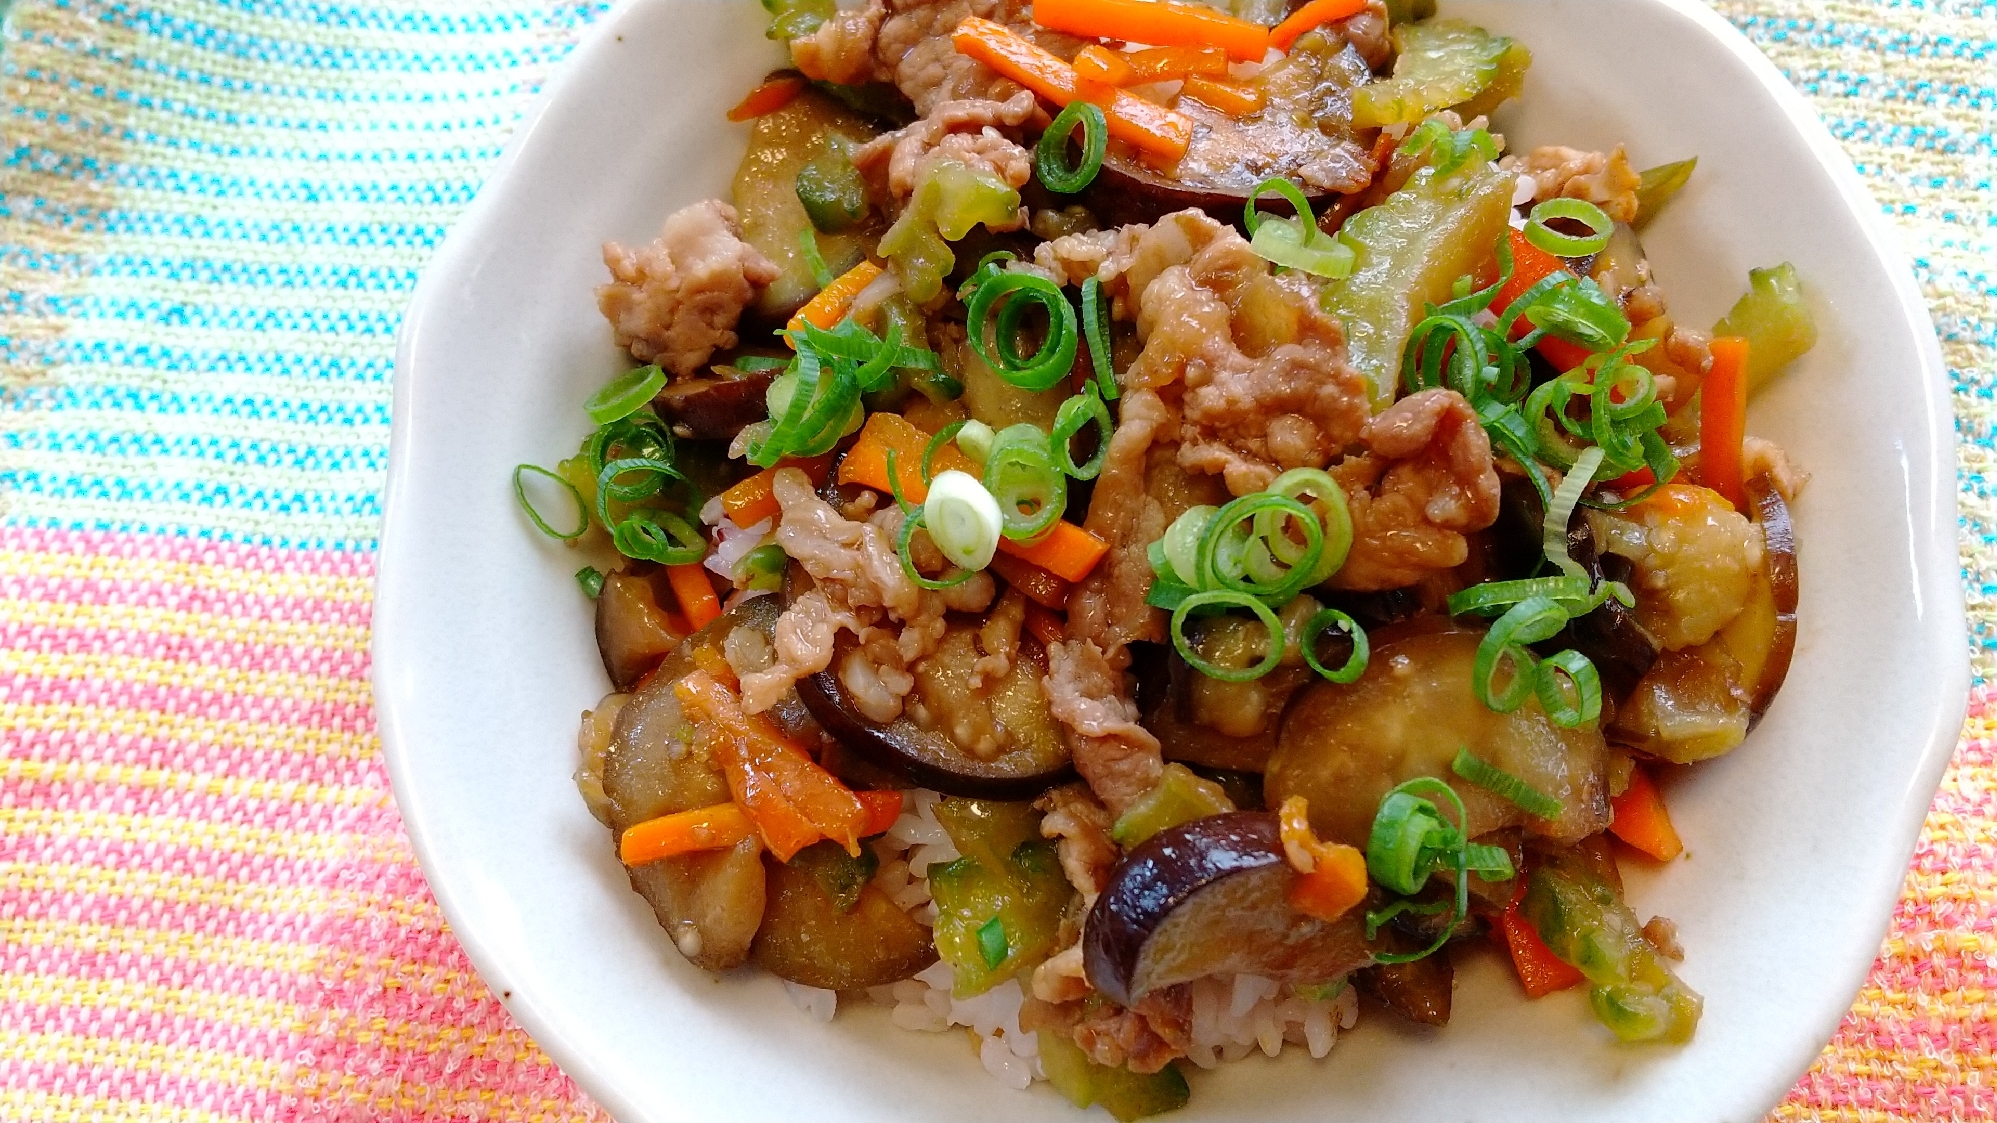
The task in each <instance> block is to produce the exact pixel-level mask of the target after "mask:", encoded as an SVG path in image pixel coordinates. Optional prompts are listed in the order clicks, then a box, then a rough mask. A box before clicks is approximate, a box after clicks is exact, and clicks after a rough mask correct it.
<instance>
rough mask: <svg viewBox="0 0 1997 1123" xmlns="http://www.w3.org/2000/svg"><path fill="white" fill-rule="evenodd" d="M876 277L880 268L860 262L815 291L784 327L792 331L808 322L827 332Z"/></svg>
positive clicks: (866, 262)
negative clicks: (816, 292)
mask: <svg viewBox="0 0 1997 1123" xmlns="http://www.w3.org/2000/svg"><path fill="white" fill-rule="evenodd" d="M880 275H881V267H880V266H878V265H875V264H874V263H873V262H871V261H866V260H862V261H861V262H860V264H858V265H855V266H854V267H852V268H851V269H848V270H846V272H844V273H842V274H840V275H839V276H838V277H837V278H835V279H834V280H833V282H832V283H831V284H829V285H827V286H825V287H824V288H822V289H819V290H818V295H817V296H814V297H812V298H811V299H810V300H809V301H807V302H806V303H805V306H804V307H802V308H800V309H798V310H797V315H795V316H792V317H791V318H790V323H788V324H786V325H784V326H785V327H787V328H789V329H790V330H791V331H796V330H798V329H799V328H801V327H803V326H804V325H805V324H806V323H807V322H808V323H810V324H812V325H813V326H815V327H821V328H830V327H831V326H832V325H834V324H836V323H838V322H839V321H840V320H842V319H845V318H846V313H847V312H848V311H849V310H851V309H852V307H853V298H854V297H856V296H858V295H860V290H861V289H863V288H866V287H867V286H868V285H871V284H873V283H874V279H875V278H876V277H879V276H880ZM784 342H786V343H788V342H790V339H789V337H785V340H784Z"/></svg>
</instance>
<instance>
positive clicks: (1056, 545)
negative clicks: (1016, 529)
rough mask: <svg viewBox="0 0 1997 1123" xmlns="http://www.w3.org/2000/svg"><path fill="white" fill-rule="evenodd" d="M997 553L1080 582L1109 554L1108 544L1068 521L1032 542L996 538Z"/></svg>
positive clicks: (1058, 524)
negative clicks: (997, 542) (1008, 555)
mask: <svg viewBox="0 0 1997 1123" xmlns="http://www.w3.org/2000/svg"><path fill="white" fill-rule="evenodd" d="M998 548H999V551H1000V552H1001V553H1007V554H1011V555H1012V556H1013V557H1015V558H1019V559H1021V560H1023V561H1029V562H1032V563H1033V564H1034V565H1037V566H1039V567H1040V568H1042V569H1044V570H1046V571H1047V572H1049V573H1052V574H1053V575H1054V576H1056V577H1059V578H1061V579H1063V580H1066V581H1080V580H1081V579H1082V578H1084V577H1087V576H1088V575H1089V573H1090V571H1092V570H1094V569H1095V567H1096V563H1097V562H1099V561H1101V560H1102V557H1103V555H1104V554H1106V553H1109V543H1107V542H1104V541H1103V540H1102V539H1100V538H1097V537H1096V536H1095V535H1093V534H1090V533H1089V532H1088V531H1086V530H1083V529H1082V528H1081V527H1079V526H1076V525H1075V524H1074V523H1071V522H1057V523H1055V524H1054V527H1053V529H1052V530H1049V531H1048V532H1047V533H1046V534H1044V535H1042V536H1041V537H1040V540H1039V541H1038V542H1034V543H1032V544H1028V543H1024V542H1015V541H1013V540H1012V539H1010V538H1001V539H999V544H998Z"/></svg>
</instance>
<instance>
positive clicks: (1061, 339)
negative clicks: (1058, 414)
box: [966, 273, 1081, 390]
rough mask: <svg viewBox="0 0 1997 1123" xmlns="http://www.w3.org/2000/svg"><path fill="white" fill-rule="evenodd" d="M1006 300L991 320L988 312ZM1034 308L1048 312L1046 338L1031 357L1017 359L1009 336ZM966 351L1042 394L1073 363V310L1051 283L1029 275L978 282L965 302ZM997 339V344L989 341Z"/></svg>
mask: <svg viewBox="0 0 1997 1123" xmlns="http://www.w3.org/2000/svg"><path fill="white" fill-rule="evenodd" d="M1001 297H1006V298H1008V299H1007V300H1006V302H1005V304H1004V306H1003V307H1002V308H1000V309H999V311H998V315H997V316H996V318H994V316H993V310H994V308H995V307H997V306H998V304H997V302H998V300H999V299H1000V298H1001ZM1035 305H1038V306H1039V307H1040V308H1042V309H1043V310H1045V311H1046V313H1047V317H1048V320H1047V334H1046V336H1045V338H1043V339H1042V340H1041V341H1040V347H1039V349H1038V350H1036V351H1034V353H1033V354H1032V355H1031V356H1022V355H1020V354H1019V351H1018V343H1017V339H1016V338H1014V336H1015V335H1016V333H1017V331H1018V328H1019V326H1020V323H1021V321H1023V320H1024V319H1025V317H1026V313H1027V312H1028V311H1029V310H1030V309H1031V308H1032V307H1033V306H1035ZM966 311H967V313H968V320H969V324H968V329H967V330H968V334H969V336H970V341H971V349H972V350H973V351H976V352H977V355H978V358H980V359H983V360H984V361H985V365H986V366H988V367H990V368H992V371H993V373H995V374H997V375H998V376H999V377H1000V378H1003V379H1005V380H1006V381H1007V382H1010V383H1012V384H1013V385H1014V386H1017V387H1019V388H1020V389H1022V390H1045V389H1047V388H1048V387H1050V386H1053V385H1054V384H1055V383H1057V382H1059V381H1061V379H1063V378H1065V377H1067V375H1068V372H1069V370H1070V369H1072V368H1073V367H1074V365H1075V347H1076V342H1077V340H1076V337H1077V336H1078V335H1080V333H1081V329H1080V327H1079V326H1078V325H1077V324H1076V322H1075V306H1074V305H1072V304H1070V303H1068V298H1067V297H1065V296H1063V295H1061V290H1060V289H1059V288H1058V287H1056V286H1055V284H1054V282H1052V281H1050V280H1048V279H1047V278H1045V277H1041V276H1038V275H1036V274H1033V273H1000V274H998V275H996V276H994V277H992V278H990V279H989V280H986V281H985V282H983V283H982V284H980V285H979V286H978V287H977V289H976V290H975V291H973V292H972V293H971V299H970V301H969V302H968V304H967V307H966ZM992 336H996V337H997V338H996V344H994V343H993V342H990V341H988V337H992Z"/></svg>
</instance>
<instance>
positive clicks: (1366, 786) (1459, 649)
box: [1264, 617, 1609, 847]
mask: <svg viewBox="0 0 1997 1123" xmlns="http://www.w3.org/2000/svg"><path fill="white" fill-rule="evenodd" d="M1482 639H1483V632H1482V631H1481V630H1477V629H1470V628H1464V627H1460V626H1458V625H1455V624H1452V623H1449V622H1448V621H1447V620H1436V619H1435V618H1432V617H1420V618H1417V619H1416V620H1413V621H1409V622H1407V623H1406V624H1401V625H1395V626H1394V627H1393V628H1391V629H1383V630H1382V631H1381V633H1380V634H1378V635H1376V636H1374V637H1373V654H1372V659H1371V660H1370V661H1369V663H1368V664H1367V668H1366V673H1365V674H1364V675H1362V676H1360V678H1359V680H1358V681H1357V682H1354V683H1352V684H1351V685H1349V686H1341V685H1338V684H1336V683H1329V682H1319V683H1314V684H1312V685H1310V686H1308V687H1305V688H1304V690H1303V691H1302V692H1301V693H1299V694H1298V695H1297V699H1296V701H1294V702H1292V703H1291V704H1290V709H1289V712H1288V713H1287V714H1285V715H1284V718H1283V735H1282V740H1281V742H1280V743H1279V744H1278V746H1277V748H1276V753H1275V755H1274V756H1272V757H1270V758H1269V767H1268V771H1267V772H1266V773H1265V775H1264V787H1265V789H1266V791H1267V797H1268V804H1269V806H1271V807H1276V806H1280V805H1281V804H1282V801H1283V800H1285V799H1287V798H1289V797H1290V796H1293V795H1300V796H1303V797H1305V798H1306V799H1308V800H1309V801H1310V818H1311V825H1312V826H1313V827H1314V828H1316V830H1317V832H1318V834H1319V835H1320V836H1321V837H1324V838H1328V839H1332V840H1335V841H1338V842H1343V843H1346V844H1348V845H1351V846H1360V847H1363V846H1365V845H1366V842H1367V839H1368V837H1369V835H1370V834H1371V831H1372V826H1373V817H1374V815H1375V814H1376V813H1377V812H1378V811H1379V808H1380V800H1381V799H1382V798H1384V797H1385V796H1386V794H1387V790H1388V789H1389V788H1391V787H1393V786H1394V785H1395V784H1399V783H1401V782H1403V781H1406V780H1412V779H1414V778H1415V777H1417V776H1433V777H1438V778H1440V779H1443V780H1445V781H1447V782H1448V783H1449V784H1450V786H1451V787H1453V788H1454V789H1455V790H1456V792H1457V794H1458V795H1460V796H1461V797H1462V798H1463V803H1464V807H1465V809H1466V810H1467V811H1468V812H1469V823H1468V824H1467V826H1468V829H1469V831H1470V834H1471V835H1472V836H1473V837H1475V836H1478V835H1482V834H1485V833H1487V832H1490V831H1494V830H1498V829H1500V828H1503V827H1511V826H1518V827H1523V828H1525V830H1526V831H1527V832H1528V833H1529V834H1532V835H1534V836H1539V837H1546V838H1553V839H1557V840H1560V841H1562V842H1572V841H1574V840H1576V839H1579V838H1583V837H1586V836H1587V835H1590V834H1594V833H1596V832H1598V831H1600V830H1602V829H1603V828H1605V827H1607V826H1608V825H1609V750H1608V746H1607V745H1606V744H1605V743H1604V742H1603V740H1602V734H1601V731H1600V730H1599V729H1597V728H1595V726H1594V725H1592V724H1590V725H1586V726H1583V727H1581V728H1578V729H1562V728H1561V727H1559V726H1557V725H1555V724H1554V723H1553V720H1552V719H1551V718H1549V717H1547V716H1546V711H1544V710H1542V709H1541V708H1540V705H1539V701H1538V700H1537V699H1528V700H1527V701H1526V702H1525V704H1524V705H1522V706H1520V707H1519V708H1518V709H1516V710H1513V711H1512V712H1511V713H1507V714H1501V713H1498V712H1496V711H1494V710H1492V709H1491V708H1489V707H1488V706H1486V705H1484V703H1482V702H1480V701H1478V699H1477V695H1476V693H1475V692H1474V690H1473V689H1472V688H1471V681H1472V679H1473V677H1474V675H1473V673H1472V668H1473V667H1474V665H1475V663H1476V659H1477V646H1478V643H1479V642H1480V641H1481V640H1482ZM1464 748H1468V749H1469V750H1470V751H1471V752H1472V753H1473V754H1475V755H1476V756H1477V757H1478V758H1480V759H1482V760H1483V761H1485V762H1486V763H1488V764H1491V765H1494V766H1496V767H1498V768H1501V769H1503V770H1505V771H1506V772H1509V773H1511V774H1512V775H1514V776H1517V777H1519V778H1520V779H1522V780H1524V781H1525V782H1526V783H1527V784H1529V785H1531V786H1532V787H1534V788H1535V789H1537V790H1539V791H1540V792H1542V793H1544V794H1545V795H1547V796H1550V797H1552V798H1553V799H1555V800H1558V801H1560V803H1561V808H1562V809H1561V814H1560V815H1559V817H1558V818H1556V819H1550V820H1549V819H1538V818H1534V817H1532V816H1529V815H1527V814H1526V813H1525V812H1524V811H1523V810H1522V809H1520V808H1519V807H1518V806H1517V805H1516V804H1514V803H1511V802H1510V801H1508V800H1505V799H1503V798H1502V797H1500V796H1497V795H1495V794H1493V793H1491V792H1489V791H1486V790H1485V789H1483V788H1480V787H1478V786H1476V785H1474V784H1472V783H1470V782H1469V781H1467V780H1463V779H1461V778H1460V777H1457V776H1456V775H1455V773H1454V772H1453V771H1452V770H1451V768H1450V764H1451V763H1452V762H1453V761H1454V760H1455V759H1456V754H1457V752H1458V751H1459V750H1461V749H1464Z"/></svg>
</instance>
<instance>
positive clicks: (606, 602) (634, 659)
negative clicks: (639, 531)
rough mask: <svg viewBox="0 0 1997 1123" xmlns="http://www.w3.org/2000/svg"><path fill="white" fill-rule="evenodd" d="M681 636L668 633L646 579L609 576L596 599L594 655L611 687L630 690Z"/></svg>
mask: <svg viewBox="0 0 1997 1123" xmlns="http://www.w3.org/2000/svg"><path fill="white" fill-rule="evenodd" d="M685 638H686V633H685V632H682V631H678V630H676V629H674V627H673V626H672V622H671V621H670V620H669V619H668V618H667V616H666V611H665V609H663V608H661V607H660V606H659V598H658V595H657V594H656V592H655V591H654V590H653V587H652V581H651V579H650V578H649V577H643V576H637V575H634V574H631V573H613V574H610V575H609V576H607V577H605V578H604V579H603V589H602V590H601V591H600V592H598V593H597V595H596V650H597V654H598V655H600V656H602V657H603V669H604V670H605V671H606V672H608V673H609V675H610V682H611V685H613V686H615V687H616V688H617V689H618V690H630V689H631V688H632V687H634V686H636V685H637V684H638V680H639V679H642V678H644V677H645V676H646V675H647V674H650V673H651V671H652V668H654V667H656V666H658V665H659V661H660V660H661V659H664V658H665V657H666V655H667V654H668V653H670V652H671V651H672V650H673V648H675V647H678V646H679V644H680V641H681V640H683V639H685Z"/></svg>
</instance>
